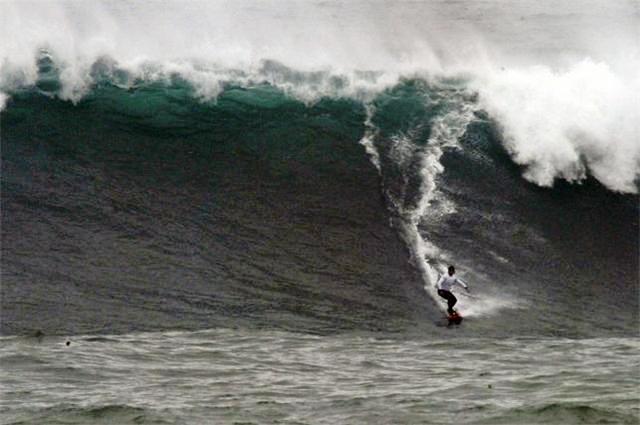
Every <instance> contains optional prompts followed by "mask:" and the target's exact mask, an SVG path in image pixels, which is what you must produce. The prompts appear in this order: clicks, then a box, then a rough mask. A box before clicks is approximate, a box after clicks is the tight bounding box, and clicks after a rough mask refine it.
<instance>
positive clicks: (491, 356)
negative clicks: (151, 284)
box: [0, 328, 640, 424]
mask: <svg viewBox="0 0 640 425" xmlns="http://www.w3.org/2000/svg"><path fill="white" fill-rule="evenodd" d="M447 332H449V336H448V337H447V338H437V339H430V340H426V339H424V338H423V337H421V336H420V335H412V336H410V337H409V338H406V337H403V338H400V339H397V338H396V337H394V336H393V335H390V334H387V335H385V334H382V333H379V334H343V335H336V336H313V335H308V334H307V335H304V334H297V333H288V332H272V331H243V330H238V329H235V330H210V331H200V332H173V333H144V334H128V335H119V336H100V337H95V336H85V337H82V336H76V337H71V338H69V339H67V338H62V337H44V338H41V339H40V340H38V339H37V338H23V337H9V338H3V339H2V344H1V346H0V347H1V348H0V363H1V364H2V368H1V369H0V371H1V372H0V373H1V374H2V375H1V381H2V382H3V386H2V397H1V406H2V418H3V420H2V423H4V424H18V423H21V424H42V423H48V424H72V423H73V424H75V423H77V424H84V423H104V424H107V423H108V424H113V423H118V424H127V423H144V424H150V423H161V424H181V423H256V424H258V423H287V424H293V423H296V424H304V423H325V424H335V423H457V424H463V423H473V424H482V423H484V424H500V423H502V424H518V423H557V424H571V423H616V424H618V423H638V420H639V418H640V407H639V406H640V397H639V396H638V393H637V389H638V386H639V385H640V355H639V349H640V341H639V340H638V339H637V338H598V339H583V340H570V339H540V338H513V339H487V338H478V339H474V338H472V339H464V340H463V339H459V338H456V332H458V330H457V329H456V328H451V329H448V331H447ZM67 340H69V341H70V345H69V346H67V345H66V344H65V343H66V341H67Z"/></svg>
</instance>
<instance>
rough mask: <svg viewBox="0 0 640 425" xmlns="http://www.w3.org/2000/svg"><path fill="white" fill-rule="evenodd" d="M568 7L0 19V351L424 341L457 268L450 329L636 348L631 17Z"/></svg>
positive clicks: (43, 8)
mask: <svg viewBox="0 0 640 425" xmlns="http://www.w3.org/2000/svg"><path fill="white" fill-rule="evenodd" d="M580 4H581V5H582V6H581V5H579V4H577V3H576V4H573V3H571V2H569V3H566V4H564V5H563V6H562V9H561V10H558V12H557V15H554V16H549V15H545V14H541V13H540V9H538V8H540V7H543V6H544V5H543V6H537V3H536V4H525V3H522V4H519V5H518V6H515V7H514V8H513V10H510V11H508V12H505V11H500V8H499V4H498V3H492V2H486V3H483V4H482V5H475V6H474V7H470V8H469V7H467V8H464V7H462V5H453V6H451V5H449V4H447V3H446V2H442V3H438V2H436V3H433V4H430V5H428V6H425V5H421V4H401V5H398V6H397V7H394V8H393V9H392V10H389V8H388V7H387V6H384V5H383V4H382V3H375V2H374V3H368V2H367V3H352V4H351V3H350V4H349V5H344V4H325V3H322V4H321V3H318V4H315V3H314V4H309V3H304V4H300V3H296V2H283V3H278V5H275V6H274V8H270V9H268V10H265V9H264V8H262V7H261V6H260V5H259V4H256V3H251V2H244V3H243V2H240V3H238V4H234V5H233V6H229V5H222V4H209V3H207V4H203V3H189V4H188V5H181V6H180V7H178V6H177V5H176V4H174V3H166V5H165V6H166V7H162V8H160V7H157V6H153V5H151V4H147V3H136V4H135V5H133V4H129V3H124V2H122V3H120V2H116V3H92V4H84V3H65V2H62V3H60V2H58V3H55V2H53V3H46V4H41V3H36V4H29V3H22V2H21V3H3V4H2V5H0V8H2V10H0V12H2V13H0V16H2V19H3V22H1V23H2V24H4V25H0V27H1V28H2V29H1V30H0V31H2V32H3V33H2V36H3V39H7V40H10V42H9V43H6V44H3V46H2V47H0V56H1V57H2V61H1V62H0V63H1V65H0V92H1V93H2V94H1V95H0V98H1V99H2V107H3V110H2V115H1V116H0V117H1V119H2V127H1V128H0V131H1V133H0V135H1V138H2V167H3V173H2V207H3V214H2V247H3V255H2V260H1V261H2V279H3V285H2V311H3V320H2V323H1V324H0V326H1V329H2V332H3V333H10V334H11V333H22V332H28V331H34V330H36V329H38V330H45V332H54V333H96V332H97V333H105V332H107V333H108V332H129V331H132V330H157V329H167V328H183V329H201V328H208V327H217V326H252V327H277V328H284V329H294V330H302V331H308V332H328V331H336V330H346V329H368V330H376V329H385V330H390V331H399V330H406V329H407V328H415V327H417V328H419V329H423V328H428V329H430V330H431V331H432V332H437V330H435V329H433V326H432V323H433V320H436V319H437V318H438V317H439V316H440V312H439V310H440V308H441V307H442V305H441V304H440V300H439V299H438V297H437V295H436V294H435V293H434V291H433V289H432V288H433V283H434V281H435V279H437V275H438V273H440V272H442V271H443V270H444V269H445V267H446V265H447V264H449V263H454V264H456V265H457V266H458V269H459V270H460V272H461V274H462V275H463V276H464V277H465V278H466V280H468V281H469V282H470V283H471V284H472V287H473V289H474V292H473V293H472V295H471V297H463V296H461V297H460V298H461V300H460V309H461V311H462V312H463V314H464V315H465V316H467V317H468V318H469V319H470V320H469V323H474V324H473V326H470V327H468V328H465V330H463V332H472V333H473V334H474V335H478V334H480V335H495V334H514V333H515V334H543V335H548V334H553V335H555V334H561V335H566V336H591V335H601V334H607V335H608V334H611V333H613V334H623V335H626V334H629V333H631V334H637V329H635V324H636V323H637V320H638V299H639V297H638V284H637V283H638V282H637V276H638V258H639V252H638V242H639V241H638V234H639V233H638V196H637V194H636V193H637V187H638V184H637V182H638V174H639V170H640V143H638V132H637V128H636V125H635V124H634V123H637V122H640V121H639V120H638V119H639V118H640V117H638V116H637V114H638V111H639V110H640V108H637V107H636V106H637V105H636V103H637V99H636V98H635V97H634V96H632V95H630V93H634V90H635V88H638V87H640V86H639V85H638V83H639V82H640V78H638V75H637V69H639V68H638V67H635V68H634V66H635V64H636V63H637V59H638V57H640V56H639V55H638V54H637V53H638V52H637V49H638V46H637V45H636V44H634V43H633V42H632V36H633V16H636V17H637V11H636V10H635V9H634V8H633V4H632V3H624V2H621V3H619V4H616V5H615V6H614V7H612V8H606V11H607V13H601V12H603V10H605V6H604V3H601V2H593V4H591V7H590V8H585V7H584V5H583V2H580ZM183 6H184V7H183ZM461 7H462V9H460V8H461ZM587 9H588V10H587ZM629 13H630V14H631V15H630V16H631V18H629V17H628V16H629ZM634 13H635V14H636V15H634ZM455 16H458V17H459V19H455V20H454V19H453V17H455ZM558 20H562V22H565V21H566V20H568V21H567V22H569V25H571V28H573V29H574V30H575V32H574V33H572V34H574V37H575V38H568V36H567V35H566V33H567V31H566V28H565V27H564V26H560V25H558ZM283 22H286V23H287V25H283ZM498 22H499V23H500V24H499V25H497V26H496V24H497V23H498ZM134 23H135V24H134ZM425 23H427V24H428V25H426V24H425ZM516 23H517V25H516ZM614 24H615V25H614ZM25 25H26V26H29V28H31V29H32V30H31V31H29V32H28V33H27V34H25V37H9V36H8V35H9V33H11V31H19V28H20V27H22V26H25ZM593 25H601V26H605V27H614V26H615V30H612V31H611V32H610V33H609V35H608V38H606V39H599V40H598V42H595V41H594V40H593V39H592V38H591V37H592V36H589V34H590V33H589V32H588V31H587V30H586V29H585V28H587V29H588V28H590V26H593ZM54 27H55V28H54ZM372 28H377V29H380V28H385V29H384V30H380V31H372V30H371V29H372ZM489 28H494V30H491V31H490V30H489ZM523 30H527V31H529V32H533V33H536V32H541V31H542V32H544V34H545V35H544V36H541V37H540V39H534V40H529V41H528V42H527V43H519V42H518V40H519V41H520V42H522V41H523V40H522V36H521V35H520V36H519V38H518V37H517V35H518V34H520V32H519V31H523ZM14 33H15V32H14ZM327 34H329V35H327ZM575 34H577V35H575ZM5 35H6V36H7V37H4V36H5ZM449 36H450V37H449ZM611 43H614V44H615V45H616V46H618V47H620V46H622V47H620V48H618V49H616V50H615V52H616V53H612V52H613V50H611V49H609V46H610V45H611ZM566 46H570V47H566ZM561 47H562V49H564V50H560V48H561ZM634 49H635V50H634ZM620 52H623V53H620ZM312 53H317V54H312ZM635 92H637V91H635ZM551 94H553V95H551ZM523 177H524V178H523ZM576 183H579V184H576ZM407 260H408V261H407ZM612 311H615V312H616V314H615V315H612Z"/></svg>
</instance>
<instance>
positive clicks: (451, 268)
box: [449, 266, 456, 276]
mask: <svg viewBox="0 0 640 425" xmlns="http://www.w3.org/2000/svg"><path fill="white" fill-rule="evenodd" d="M455 272H456V268H455V267H453V266H449V276H453V274H454V273H455Z"/></svg>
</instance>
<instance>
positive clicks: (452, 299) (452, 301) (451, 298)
mask: <svg viewBox="0 0 640 425" xmlns="http://www.w3.org/2000/svg"><path fill="white" fill-rule="evenodd" d="M438 295H440V296H441V297H442V298H444V299H445V300H447V305H448V306H449V308H447V311H448V312H449V314H452V313H453V306H454V305H456V303H457V302H458V299H457V298H456V296H455V295H453V294H452V293H451V291H445V290H444V289H438Z"/></svg>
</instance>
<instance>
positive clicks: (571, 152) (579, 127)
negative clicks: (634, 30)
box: [476, 60, 640, 192]
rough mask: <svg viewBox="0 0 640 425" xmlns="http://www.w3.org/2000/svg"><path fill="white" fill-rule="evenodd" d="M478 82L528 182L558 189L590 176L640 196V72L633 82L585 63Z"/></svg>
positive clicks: (603, 66)
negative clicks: (557, 182) (556, 184)
mask: <svg viewBox="0 0 640 425" xmlns="http://www.w3.org/2000/svg"><path fill="white" fill-rule="evenodd" d="M638 69H640V62H639V63H638ZM476 83H477V89H478V91H479V93H480V103H481V105H482V107H483V108H484V109H486V110H487V111H488V112H489V113H490V114H491V116H493V117H494V118H496V119H497V120H498V121H499V123H500V124H501V125H502V127H503V129H504V138H505V143H506V147H507V149H508V150H509V152H510V153H511V155H512V157H513V159H514V161H515V162H517V163H519V164H522V165H525V166H526V171H525V173H524V176H525V177H526V178H527V179H528V180H530V181H532V182H534V183H536V184H539V185H541V186H551V185H552V184H553V182H554V179H556V178H563V179H566V180H569V181H580V180H582V179H584V178H585V177H586V175H587V172H589V173H591V174H592V175H593V176H594V177H595V178H597V179H598V180H599V181H600V182H601V183H603V184H604V185H605V186H607V187H608V188H610V189H612V190H616V191H620V192H636V191H637V187H636V185H635V180H636V179H637V178H638V175H639V172H640V132H639V131H638V130H639V123H640V104H639V101H638V96H639V95H638V94H639V93H640V73H639V74H637V76H636V78H635V80H633V79H625V78H624V77H622V76H621V75H619V74H616V73H615V72H614V71H613V70H612V69H611V68H610V67H609V66H608V65H607V64H605V63H602V62H594V61H591V60H584V61H582V62H580V63H577V64H575V65H573V66H572V67H570V68H569V69H566V70H564V71H553V70H552V69H550V68H549V67H546V66H536V67H532V68H527V69H512V70H511V69H510V70H503V71H498V72H495V73H493V74H491V75H487V76H485V77H483V78H481V79H478V80H476Z"/></svg>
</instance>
